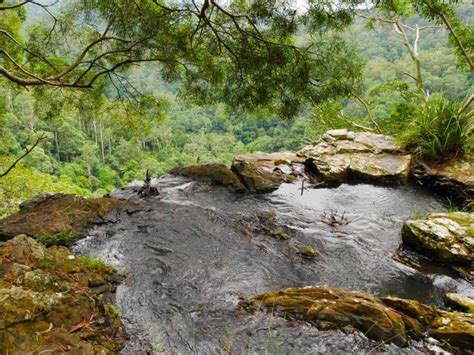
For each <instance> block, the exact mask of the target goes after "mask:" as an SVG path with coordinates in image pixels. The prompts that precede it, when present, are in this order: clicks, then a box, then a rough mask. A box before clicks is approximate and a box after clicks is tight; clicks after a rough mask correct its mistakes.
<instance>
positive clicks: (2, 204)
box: [0, 157, 91, 219]
mask: <svg viewBox="0 0 474 355" xmlns="http://www.w3.org/2000/svg"><path fill="white" fill-rule="evenodd" d="M12 160H13V159H11V158H5V157H0V172H3V171H4V170H5V169H6V168H7V167H8V166H9V165H10V164H11V162H12ZM46 193H66V194H76V195H83V196H88V195H90V194H91V193H90V192H89V191H87V190H86V189H83V188H81V187H79V186H77V185H74V184H73V183H72V182H71V181H69V180H67V179H63V178H57V177H55V176H52V175H49V174H45V173H41V172H39V171H37V170H36V169H34V168H29V167H25V166H22V165H18V166H16V167H15V168H14V169H13V170H11V171H10V173H8V174H7V175H6V176H4V177H2V178H0V219H1V218H4V217H6V216H8V215H9V214H12V213H14V212H16V211H17V210H18V206H19V204H20V203H21V202H23V201H26V200H29V199H31V198H33V197H35V196H37V195H41V194H46Z"/></svg>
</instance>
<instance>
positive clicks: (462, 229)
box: [402, 212, 474, 269]
mask: <svg viewBox="0 0 474 355" xmlns="http://www.w3.org/2000/svg"><path fill="white" fill-rule="evenodd" d="M402 239H403V242H404V243H405V244H407V245H409V246H411V247H413V248H415V249H417V250H418V251H420V252H421V253H423V254H425V255H427V256H430V257H431V258H433V259H435V260H438V261H441V262H445V263H450V264H460V265H466V266H469V267H470V268H471V269H472V264H473V262H474V213H467V212H451V213H432V214H430V215H428V217H427V218H426V219H420V220H409V221H407V222H405V225H404V226H403V228H402Z"/></svg>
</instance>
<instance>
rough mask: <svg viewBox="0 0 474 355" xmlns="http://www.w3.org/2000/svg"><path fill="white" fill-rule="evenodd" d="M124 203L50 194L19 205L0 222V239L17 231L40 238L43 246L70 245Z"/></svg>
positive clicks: (12, 235) (106, 198)
mask: <svg viewBox="0 0 474 355" xmlns="http://www.w3.org/2000/svg"><path fill="white" fill-rule="evenodd" d="M122 204H123V202H122V201H119V200H116V199H113V198H108V197H103V198H97V199H86V198H84V197H81V196H75V195H63V194H58V195H50V196H45V197H40V198H38V199H35V200H31V201H28V202H26V203H24V204H22V205H20V211H18V212H16V213H14V214H13V215H11V216H9V217H7V218H5V219H3V220H1V221H0V240H2V239H3V240H6V239H9V238H12V237H14V236H15V235H18V234H26V235H28V236H30V237H33V238H36V239H38V238H42V241H43V242H44V244H46V245H56V244H70V243H71V242H72V241H74V240H75V239H77V238H79V237H81V236H83V235H84V234H85V233H86V231H87V229H88V228H89V227H90V226H91V225H92V224H94V223H96V222H103V221H104V218H105V216H106V215H107V214H108V213H109V212H110V211H111V210H112V209H113V208H115V207H118V206H120V205H122Z"/></svg>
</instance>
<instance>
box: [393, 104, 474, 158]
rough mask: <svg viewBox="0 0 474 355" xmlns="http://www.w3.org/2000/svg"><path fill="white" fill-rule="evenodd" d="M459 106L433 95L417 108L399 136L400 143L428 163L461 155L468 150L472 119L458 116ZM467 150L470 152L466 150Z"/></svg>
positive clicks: (467, 116) (466, 116) (468, 116)
mask: <svg viewBox="0 0 474 355" xmlns="http://www.w3.org/2000/svg"><path fill="white" fill-rule="evenodd" d="M460 109H461V103H459V102H454V101H449V100H447V99H446V98H444V97H443V96H441V95H434V96H432V97H430V98H428V99H427V100H426V101H425V102H424V103H422V104H420V105H419V106H418V108H417V109H416V111H415V113H414V117H413V119H412V121H411V122H410V123H409V124H408V126H407V129H406V130H405V132H404V133H402V135H401V140H402V143H404V144H405V145H406V146H407V147H410V148H413V149H414V152H415V153H416V154H417V155H419V156H421V157H423V158H426V159H429V160H442V159H445V158H448V157H453V156H457V155H460V154H462V153H463V152H464V150H465V149H466V148H467V147H468V141H469V140H470V138H469V135H470V132H469V131H470V130H472V125H473V116H472V113H469V112H460ZM467 149H469V148H467Z"/></svg>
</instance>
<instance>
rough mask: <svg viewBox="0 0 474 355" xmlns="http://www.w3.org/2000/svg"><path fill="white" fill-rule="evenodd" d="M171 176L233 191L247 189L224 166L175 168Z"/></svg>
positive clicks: (205, 165) (207, 165)
mask: <svg viewBox="0 0 474 355" xmlns="http://www.w3.org/2000/svg"><path fill="white" fill-rule="evenodd" d="M170 173H171V174H174V175H181V176H186V177H190V178H192V179H195V180H198V181H204V182H208V183H211V184H214V185H219V186H224V187H228V188H230V189H231V190H233V191H237V192H242V191H245V190H246V187H245V186H244V185H243V184H242V183H241V182H240V180H239V178H238V177H237V175H235V174H234V172H232V170H230V168H228V167H227V166H225V165H224V164H204V165H191V166H187V167H180V168H175V169H173V170H171V171H170Z"/></svg>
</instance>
